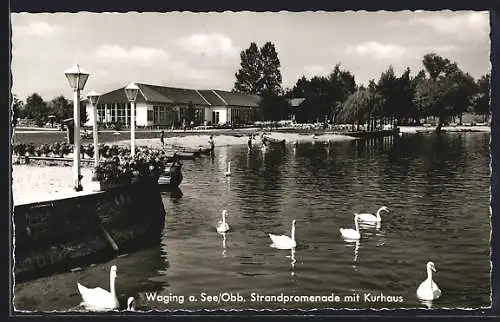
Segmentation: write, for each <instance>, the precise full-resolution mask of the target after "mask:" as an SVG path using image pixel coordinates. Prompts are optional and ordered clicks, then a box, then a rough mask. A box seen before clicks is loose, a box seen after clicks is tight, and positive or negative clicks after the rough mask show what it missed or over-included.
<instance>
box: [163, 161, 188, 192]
mask: <svg viewBox="0 0 500 322" xmlns="http://www.w3.org/2000/svg"><path fill="white" fill-rule="evenodd" d="M182 179H183V176H182V163H180V162H178V161H174V162H171V163H167V166H166V167H165V170H164V171H163V173H162V174H161V175H160V176H159V177H158V185H160V186H167V187H171V188H176V187H178V186H179V185H180V184H181V182H182Z"/></svg>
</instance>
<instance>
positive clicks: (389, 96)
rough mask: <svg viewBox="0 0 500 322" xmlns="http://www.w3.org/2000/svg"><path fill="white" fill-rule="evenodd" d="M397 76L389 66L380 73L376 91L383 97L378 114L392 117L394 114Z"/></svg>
mask: <svg viewBox="0 0 500 322" xmlns="http://www.w3.org/2000/svg"><path fill="white" fill-rule="evenodd" d="M398 85H399V84H398V78H397V77H396V75H395V74H394V69H393V67H392V65H391V66H389V68H388V69H387V71H385V72H383V73H382V75H380V79H379V81H378V83H377V89H376V91H377V92H378V93H379V94H380V95H381V96H382V97H383V98H384V103H383V105H382V106H381V109H380V116H383V117H389V118H392V117H393V116H395V114H396V110H397V107H398V105H399V102H398V98H399V97H398V96H399V95H400V93H398V90H399V88H398Z"/></svg>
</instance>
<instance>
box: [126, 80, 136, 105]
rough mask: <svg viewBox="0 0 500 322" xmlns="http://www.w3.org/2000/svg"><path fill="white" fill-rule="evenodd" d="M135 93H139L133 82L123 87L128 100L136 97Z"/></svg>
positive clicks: (133, 99)
mask: <svg viewBox="0 0 500 322" xmlns="http://www.w3.org/2000/svg"><path fill="white" fill-rule="evenodd" d="M137 93H139V87H138V86H137V85H135V84H134V83H130V84H129V85H128V86H127V87H125V95H127V99H128V100H129V101H131V102H134V101H135V99H136V98H137Z"/></svg>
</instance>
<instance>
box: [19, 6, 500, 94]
mask: <svg viewBox="0 0 500 322" xmlns="http://www.w3.org/2000/svg"><path fill="white" fill-rule="evenodd" d="M11 17H12V74H13V89H12V91H13V93H14V94H17V95H18V96H19V98H21V99H23V100H25V99H26V97H27V96H28V95H30V94H32V93H34V92H37V93H39V94H40V95H41V96H42V97H43V98H44V99H45V100H47V101H48V100H51V99H52V98H54V97H55V96H57V95H64V96H66V97H72V93H71V89H70V88H69V85H68V83H67V81H66V78H65V76H64V70H65V69H66V68H68V67H71V66H72V65H74V64H76V63H78V64H80V65H81V66H82V67H83V68H85V69H86V70H87V71H88V72H89V73H90V74H91V76H90V78H89V80H88V82H87V85H86V86H85V90H84V93H83V94H86V93H87V92H89V91H90V90H96V91H98V92H100V93H105V92H108V91H110V90H113V89H116V88H118V87H120V86H124V85H127V84H128V83H130V82H131V81H137V82H142V83H149V84H156V85H166V86H173V87H187V88H197V89H207V88H213V89H223V90H231V88H232V87H233V85H234V81H235V78H234V74H235V72H236V71H237V70H238V68H239V66H240V56H239V54H240V52H241V51H242V50H244V49H246V48H248V46H249V45H250V42H252V41H253V42H256V43H257V45H259V46H262V45H263V44H264V43H265V42H266V41H271V42H273V43H274V44H275V45H276V49H277V52H278V57H279V59H280V61H281V73H282V75H283V88H286V87H292V86H293V85H294V84H295V82H296V81H297V79H298V78H300V77H301V76H302V75H305V76H306V77H311V76H314V75H327V74H328V73H329V72H330V71H331V70H332V69H333V67H334V66H335V64H337V63H341V66H342V67H343V68H345V69H348V70H350V71H351V72H352V73H354V75H355V77H356V82H357V83H358V84H361V83H364V84H366V83H367V82H368V81H369V80H370V79H372V78H374V79H376V80H377V79H378V78H379V77H380V74H381V73H382V72H383V71H385V70H387V68H388V66H389V65H393V66H394V69H395V71H396V73H397V74H398V75H399V74H400V73H401V72H402V71H403V69H404V68H406V67H410V68H411V70H412V72H413V73H416V72H417V71H418V70H419V69H421V68H423V66H422V63H421V61H422V56H423V55H424V54H426V53H429V52H435V53H437V54H439V55H442V56H444V57H447V58H449V59H450V60H452V61H456V62H457V63H458V65H459V67H460V68H462V70H464V71H466V72H469V73H470V74H471V75H472V76H474V77H475V78H477V77H479V76H480V75H482V74H484V73H486V72H488V71H489V70H490V59H489V54H490V41H489V31H490V28H489V16H488V13H487V12H481V13H480V12H471V11H462V12H460V11H458V12H452V11H441V12H410V11H402V12H337V13H329V12H305V13H292V12H281V13H251V12H240V13H229V12H225V13H179V12H175V13H74V14H72V13H61V14H27V13H14V14H12V16H11Z"/></svg>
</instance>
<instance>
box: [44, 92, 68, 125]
mask: <svg viewBox="0 0 500 322" xmlns="http://www.w3.org/2000/svg"><path fill="white" fill-rule="evenodd" d="M72 108H73V106H72V105H71V104H70V102H69V101H68V100H67V99H66V98H65V97H64V96H62V95H60V96H57V97H55V98H54V99H52V101H50V103H49V110H50V113H51V115H54V117H55V118H54V119H53V121H54V122H58V123H61V122H62V120H65V119H68V118H70V117H72V115H73V110H72Z"/></svg>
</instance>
